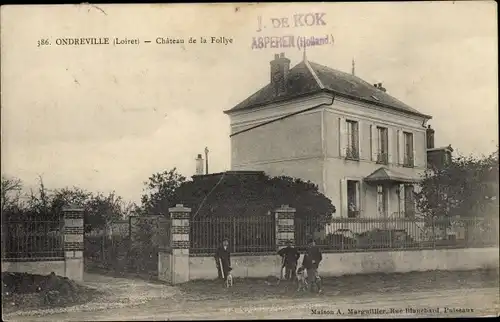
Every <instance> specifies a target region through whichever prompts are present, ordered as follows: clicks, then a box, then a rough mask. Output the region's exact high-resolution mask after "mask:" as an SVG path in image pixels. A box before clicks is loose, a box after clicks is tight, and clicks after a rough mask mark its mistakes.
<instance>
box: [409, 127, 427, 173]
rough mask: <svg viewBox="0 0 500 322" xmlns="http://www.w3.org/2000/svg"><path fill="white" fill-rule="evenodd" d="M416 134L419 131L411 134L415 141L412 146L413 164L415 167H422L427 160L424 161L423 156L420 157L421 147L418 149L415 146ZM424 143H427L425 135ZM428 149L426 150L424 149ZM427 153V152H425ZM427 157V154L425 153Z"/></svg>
mask: <svg viewBox="0 0 500 322" xmlns="http://www.w3.org/2000/svg"><path fill="white" fill-rule="evenodd" d="M415 135H417V133H413V135H412V136H411V138H412V140H413V142H412V145H411V146H412V147H413V166H414V167H420V166H425V162H424V161H422V158H421V157H420V154H419V153H420V151H421V149H416V148H415V141H416V140H415ZM424 144H427V143H426V142H425V136H424ZM424 151H426V150H424ZM424 155H425V154H424ZM425 157H426V158H427V155H425Z"/></svg>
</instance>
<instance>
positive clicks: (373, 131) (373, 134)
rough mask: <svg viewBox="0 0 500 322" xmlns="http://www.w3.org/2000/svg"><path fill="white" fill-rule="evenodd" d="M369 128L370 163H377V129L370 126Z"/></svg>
mask: <svg viewBox="0 0 500 322" xmlns="http://www.w3.org/2000/svg"><path fill="white" fill-rule="evenodd" d="M370 128H371V140H372V161H375V162H376V161H377V127H376V126H375V125H374V124H372V125H370Z"/></svg>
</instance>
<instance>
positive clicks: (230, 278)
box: [226, 269, 233, 288]
mask: <svg viewBox="0 0 500 322" xmlns="http://www.w3.org/2000/svg"><path fill="white" fill-rule="evenodd" d="M229 287H233V275H232V274H231V269H229V272H228V273H227V278H226V288H229Z"/></svg>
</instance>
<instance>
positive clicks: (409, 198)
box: [404, 184, 415, 218]
mask: <svg viewBox="0 0 500 322" xmlns="http://www.w3.org/2000/svg"><path fill="white" fill-rule="evenodd" d="M404 192H405V197H404V198H405V209H404V211H405V217H407V218H413V217H414V216H415V191H414V189H413V185H410V184H408V185H405V188H404Z"/></svg>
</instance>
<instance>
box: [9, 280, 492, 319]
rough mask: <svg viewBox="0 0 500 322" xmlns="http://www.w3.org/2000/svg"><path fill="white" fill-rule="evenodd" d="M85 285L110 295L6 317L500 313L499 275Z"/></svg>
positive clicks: (96, 282) (100, 282) (88, 282)
mask: <svg viewBox="0 0 500 322" xmlns="http://www.w3.org/2000/svg"><path fill="white" fill-rule="evenodd" d="M85 280H86V283H85V284H86V285H87V286H89V287H93V288H96V289H98V290H100V291H102V292H104V293H105V296H103V297H101V298H96V299H95V300H94V301H92V302H91V303H87V304H84V305H79V306H73V307H68V308H58V309H49V310H36V311H19V312H15V313H13V314H8V315H4V316H3V318H4V320H6V321H89V320H92V321H112V320H114V321H119V320H127V321H129V320H136V321H138V320H168V319H171V320H210V319H219V320H220V319H262V318H267V319H283V318H294V319H295V318H301V319H309V318H348V317H358V318H359V317H367V316H370V317H377V316H380V317H383V316H385V317H398V316H399V317H405V316H409V317H411V316H413V317H415V316H420V317H421V316H455V317H458V316H461V317H463V316H485V315H498V312H500V308H499V304H500V303H499V288H498V285H499V272H498V271H481V270H478V271H467V272H448V271H433V272H415V273H405V274H372V275H353V276H343V277H338V278H327V279H325V280H324V284H325V285H324V293H323V294H320V295H314V294H309V293H297V292H295V289H294V288H292V287H289V286H286V284H284V285H280V286H277V285H273V284H269V283H267V282H266V281H264V280H257V279H253V280H252V279H243V280H237V281H236V284H235V286H234V287H233V288H232V289H229V290H228V289H225V288H223V287H222V286H221V285H220V283H219V282H218V281H193V282H189V283H186V284H182V285H179V286H169V285H166V284H163V283H158V282H146V281H143V280H138V279H131V278H123V277H119V278H116V277H109V276H102V275H98V274H86V275H85ZM446 308H448V309H446ZM436 309H438V310H437V311H436ZM453 309H455V310H453ZM313 310H314V312H313ZM383 310H385V311H383ZM419 310H420V311H419ZM426 310H427V311H426Z"/></svg>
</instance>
